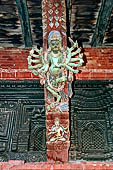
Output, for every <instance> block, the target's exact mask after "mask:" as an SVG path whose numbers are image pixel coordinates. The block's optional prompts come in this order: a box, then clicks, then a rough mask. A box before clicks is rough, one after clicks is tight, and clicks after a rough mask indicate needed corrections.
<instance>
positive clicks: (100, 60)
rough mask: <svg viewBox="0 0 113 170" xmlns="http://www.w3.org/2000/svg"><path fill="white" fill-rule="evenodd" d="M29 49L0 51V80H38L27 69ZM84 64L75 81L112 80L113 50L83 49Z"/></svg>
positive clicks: (2, 49) (3, 49)
mask: <svg viewBox="0 0 113 170" xmlns="http://www.w3.org/2000/svg"><path fill="white" fill-rule="evenodd" d="M29 51H30V49H19V48H1V49H0V79H1V80H27V79H29V80H30V79H31V80H32V79H38V77H37V76H34V75H33V74H32V73H31V71H30V70H29V69H28V64H27V56H28V55H29ZM84 60H85V64H84V66H82V67H81V68H80V70H81V71H80V73H79V74H76V79H77V80H112V79H113V48H85V49H84Z"/></svg>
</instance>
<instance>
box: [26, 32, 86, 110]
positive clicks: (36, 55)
mask: <svg viewBox="0 0 113 170" xmlns="http://www.w3.org/2000/svg"><path fill="white" fill-rule="evenodd" d="M69 40H70V41H71V43H73V45H72V47H71V48H68V47H67V51H64V49H63V47H62V37H61V34H60V32H58V31H51V32H50V33H49V36H48V49H47V52H46V53H45V54H44V53H43V48H40V49H37V48H36V47H34V48H33V49H32V50H31V51H30V55H29V56H28V68H29V69H31V70H32V73H33V74H34V75H38V76H39V77H40V82H41V84H45V87H46V89H47V91H48V92H49V93H50V94H52V96H53V97H54V98H55V99H56V100H55V102H53V103H52V104H48V106H47V110H50V109H51V108H54V107H56V108H57V109H59V110H62V109H61V106H60V108H59V104H60V102H61V100H62V99H63V102H64V101H65V99H66V98H67V95H66V94H65V92H64V86H65V83H66V82H68V96H69V97H71V89H70V88H71V86H70V84H71V82H72V81H73V73H78V72H79V71H78V70H77V67H79V66H81V65H82V63H83V59H82V57H83V54H82V53H80V52H81V48H79V47H78V43H77V42H75V43H74V42H73V41H72V40H71V39H69Z"/></svg>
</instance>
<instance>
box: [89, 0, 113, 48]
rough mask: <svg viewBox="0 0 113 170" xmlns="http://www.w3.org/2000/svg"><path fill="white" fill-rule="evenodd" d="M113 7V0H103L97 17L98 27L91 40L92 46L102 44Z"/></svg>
mask: <svg viewBox="0 0 113 170" xmlns="http://www.w3.org/2000/svg"><path fill="white" fill-rule="evenodd" d="M112 8H113V0H102V4H101V7H100V11H99V14H98V18H97V23H96V28H95V31H94V33H93V37H92V40H91V46H92V47H97V46H102V44H103V40H104V35H105V31H106V29H107V25H108V21H109V17H110V16H111V13H112Z"/></svg>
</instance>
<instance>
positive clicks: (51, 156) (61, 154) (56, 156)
mask: <svg viewBox="0 0 113 170" xmlns="http://www.w3.org/2000/svg"><path fill="white" fill-rule="evenodd" d="M47 161H48V162H51V163H55V162H57V163H65V162H68V150H47Z"/></svg>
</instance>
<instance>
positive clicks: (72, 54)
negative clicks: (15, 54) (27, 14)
mask: <svg viewBox="0 0 113 170" xmlns="http://www.w3.org/2000/svg"><path fill="white" fill-rule="evenodd" d="M42 23H43V48H40V49H37V47H34V48H33V49H32V50H31V51H30V55H29V56H28V67H29V69H32V73H33V74H35V75H38V76H39V77H40V83H41V84H44V85H45V108H46V139H47V142H46V145H47V160H48V161H49V162H67V161H68V150H69V146H70V141H69V137H70V134H69V104H68V101H69V97H71V96H72V90H71V83H72V81H73V73H78V70H77V69H76V68H77V67H79V66H81V65H82V63H83V59H82V57H83V55H82V54H81V53H80V52H81V48H79V47H78V43H77V42H76V43H74V42H73V40H71V39H69V40H70V42H71V44H72V47H71V48H68V47H67V37H66V6H65V0H42Z"/></svg>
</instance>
